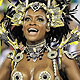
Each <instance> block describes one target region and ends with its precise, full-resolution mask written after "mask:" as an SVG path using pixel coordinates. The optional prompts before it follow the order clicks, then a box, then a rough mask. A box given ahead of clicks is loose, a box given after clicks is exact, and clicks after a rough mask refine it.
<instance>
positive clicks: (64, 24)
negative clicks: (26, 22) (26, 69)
mask: <svg viewBox="0 0 80 80" xmlns="http://www.w3.org/2000/svg"><path fill="white" fill-rule="evenodd" d="M9 2H10V6H9V7H8V10H7V12H6V13H5V16H4V18H3V19H2V21H1V27H0V39H1V40H3V41H4V42H5V44H7V45H8V46H9V45H10V46H12V47H13V49H14V50H12V51H11V52H10V53H9V55H8V58H10V59H11V60H12V64H11V66H12V72H13V71H14V69H15V68H16V66H17V65H18V63H19V62H20V61H21V60H22V59H23V58H24V55H23V53H26V54H27V57H26V59H27V60H28V61H29V60H30V59H31V58H32V59H33V61H34V62H36V61H37V59H38V58H39V59H40V60H41V59H42V57H43V56H44V53H45V51H47V52H48V54H47V57H48V58H49V59H51V61H52V63H53V72H54V76H55V80H60V79H59V77H58V76H57V73H56V64H57V63H58V68H59V70H60V69H62V55H63V54H65V55H66V56H67V57H68V58H70V59H77V57H78V56H79V55H80V54H79V52H80V51H75V52H68V51H66V50H65V48H66V46H67V45H72V44H78V42H79V41H80V31H78V27H77V28H76V29H73V30H72V31H71V30H70V29H69V28H68V24H69V21H71V20H72V19H71V18H70V17H72V18H74V19H75V20H76V21H78V19H76V18H75V17H74V16H73V14H74V11H76V9H77V6H76V8H75V9H73V10H69V9H68V5H69V3H70V1H69V0H64V1H62V0H61V2H60V1H57V0H56V1H55V0H47V1H45V3H43V1H42V2H40V1H37V0H36V1H35V0H32V1H31V0H30V1H29V0H26V1H21V0H19V1H18V2H17V3H16V4H15V5H13V4H12V3H11V1H9ZM29 8H31V9H32V10H33V11H34V12H36V11H38V10H39V9H40V8H41V9H44V10H45V11H46V17H47V19H48V27H49V28H50V29H51V30H53V31H54V30H57V29H60V28H62V30H64V29H66V30H67V31H66V32H62V33H60V34H61V36H60V39H59V38H58V37H57V35H56V34H55V35H54V37H51V36H53V34H51V35H50V36H49V37H48V39H49V38H50V40H48V39H44V40H43V41H42V42H41V43H39V44H36V45H29V44H28V43H23V44H24V45H25V47H24V49H23V50H20V48H19V43H20V41H18V40H19V38H17V39H16V38H15V37H13V36H12V33H11V31H10V30H11V28H12V26H20V25H23V19H24V15H25V11H26V10H27V9H29ZM78 22H79V21H78ZM79 23H80V22H79ZM10 25H11V27H9V26H10ZM68 33H69V36H67V34H68ZM47 34H48V35H49V33H47ZM65 37H66V39H65ZM21 38H22V37H21ZM55 39H57V40H55ZM23 42H24V41H23ZM51 44H52V46H51ZM55 46H56V49H55V50H53V47H55ZM17 79H19V80H23V76H22V74H21V72H15V73H14V74H13V76H12V80H17ZM39 79H40V80H51V75H50V74H49V73H48V72H47V71H43V72H41V74H40V75H39Z"/></svg>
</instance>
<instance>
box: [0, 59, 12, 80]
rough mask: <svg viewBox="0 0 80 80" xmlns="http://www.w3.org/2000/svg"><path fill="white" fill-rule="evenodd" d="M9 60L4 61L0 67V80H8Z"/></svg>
mask: <svg viewBox="0 0 80 80" xmlns="http://www.w3.org/2000/svg"><path fill="white" fill-rule="evenodd" d="M10 65H11V60H10V59H8V58H7V59H6V60H5V61H4V63H3V64H2V66H1V67H0V80H9V78H10Z"/></svg>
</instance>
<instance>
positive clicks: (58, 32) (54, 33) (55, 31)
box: [1, 0, 71, 46]
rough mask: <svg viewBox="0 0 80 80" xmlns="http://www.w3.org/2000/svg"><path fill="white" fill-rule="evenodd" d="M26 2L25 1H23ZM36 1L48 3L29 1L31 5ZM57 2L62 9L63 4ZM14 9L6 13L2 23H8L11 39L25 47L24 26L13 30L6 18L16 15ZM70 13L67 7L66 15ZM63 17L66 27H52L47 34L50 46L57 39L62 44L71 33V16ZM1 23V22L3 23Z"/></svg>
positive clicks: (9, 9) (42, 0)
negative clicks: (64, 38)
mask: <svg viewBox="0 0 80 80" xmlns="http://www.w3.org/2000/svg"><path fill="white" fill-rule="evenodd" d="M23 1H24V0H23ZM35 1H38V2H41V3H44V4H46V5H47V2H46V0H29V3H31V2H35ZM56 1H57V4H60V5H59V6H60V8H62V4H61V3H60V0H59V1H58V0H56ZM18 4H19V1H18V2H17V3H16V4H15V5H18ZM12 8H13V7H11V8H9V7H8V9H7V12H6V13H4V18H3V19H2V21H6V20H7V22H6V25H7V26H6V29H7V30H8V31H9V32H10V34H9V36H10V37H11V39H12V38H13V39H16V38H17V40H18V43H20V42H22V43H23V45H25V46H26V41H27V40H26V38H25V37H24V34H23V31H22V28H23V26H22V25H20V26H15V27H14V28H13V29H12V27H13V26H12V25H11V24H12V22H11V20H10V19H9V18H7V17H6V15H9V16H10V17H12V16H13V15H14V14H15V10H12ZM68 11H69V8H68V7H66V9H65V10H64V12H65V13H67V14H68ZM62 17H63V19H64V26H62V27H58V28H53V27H50V31H49V32H47V33H46V42H47V44H48V45H49V46H50V43H51V42H53V39H54V38H56V39H57V40H59V43H60V42H61V40H62V37H63V36H65V37H66V35H67V34H68V32H70V29H69V26H68V25H69V21H71V19H70V18H69V16H67V17H66V16H65V15H64V14H62ZM2 21H1V22H2Z"/></svg>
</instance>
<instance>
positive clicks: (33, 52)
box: [25, 39, 47, 62]
mask: <svg viewBox="0 0 80 80" xmlns="http://www.w3.org/2000/svg"><path fill="white" fill-rule="evenodd" d="M45 50H47V47H46V40H45V39H44V40H43V41H42V42H40V43H38V44H36V45H29V44H28V43H26V48H25V51H26V53H27V60H28V61H29V60H30V59H31V58H32V59H33V61H34V62H36V60H37V58H39V59H40V60H41V59H42V56H43V53H44V52H45Z"/></svg>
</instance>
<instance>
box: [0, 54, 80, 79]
mask: <svg viewBox="0 0 80 80" xmlns="http://www.w3.org/2000/svg"><path fill="white" fill-rule="evenodd" d="M10 62H11V61H10V60H9V59H7V60H6V61H5V62H4V64H3V67H1V69H0V80H9V77H10V64H11V63H10ZM62 63H63V66H65V67H64V71H65V72H66V73H67V77H68V78H69V80H80V71H79V68H78V66H77V64H76V62H75V61H74V60H70V59H68V58H67V57H66V56H63V58H62ZM16 71H19V72H21V73H22V74H23V80H39V79H38V78H39V74H40V72H42V71H48V72H49V73H50V74H51V80H54V73H53V67H52V61H51V60H50V59H48V58H47V53H44V56H43V58H42V60H39V59H38V60H37V61H36V62H33V60H32V59H31V60H30V61H27V59H26V54H24V59H23V60H21V61H20V62H19V63H18V65H17V67H16V69H15V70H14V72H16ZM14 72H13V73H14ZM57 74H58V76H59V77H60V75H59V72H58V67H57ZM32 77H33V79H31V78H32ZM60 80H62V78H61V77H60Z"/></svg>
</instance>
